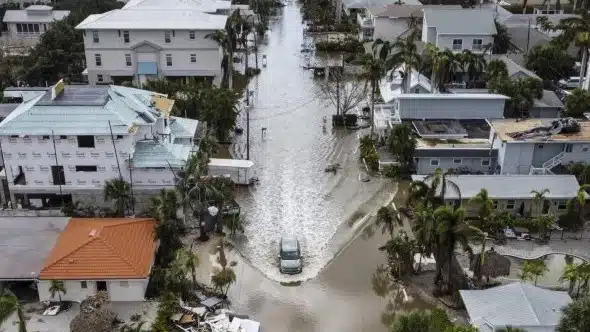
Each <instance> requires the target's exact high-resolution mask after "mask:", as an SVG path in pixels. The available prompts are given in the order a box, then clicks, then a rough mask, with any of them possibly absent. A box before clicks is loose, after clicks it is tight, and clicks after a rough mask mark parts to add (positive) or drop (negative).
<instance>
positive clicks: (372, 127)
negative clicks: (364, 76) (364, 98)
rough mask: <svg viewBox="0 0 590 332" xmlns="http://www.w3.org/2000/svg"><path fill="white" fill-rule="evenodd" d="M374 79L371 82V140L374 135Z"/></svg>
mask: <svg viewBox="0 0 590 332" xmlns="http://www.w3.org/2000/svg"><path fill="white" fill-rule="evenodd" d="M375 84H376V79H375V78H373V80H372V82H371V138H373V134H374V133H375V89H376V86H375Z"/></svg>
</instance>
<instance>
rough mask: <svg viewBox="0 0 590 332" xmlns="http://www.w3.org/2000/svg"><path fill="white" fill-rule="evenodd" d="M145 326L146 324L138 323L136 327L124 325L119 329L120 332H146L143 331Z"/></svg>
mask: <svg viewBox="0 0 590 332" xmlns="http://www.w3.org/2000/svg"><path fill="white" fill-rule="evenodd" d="M144 325H145V322H143V321H142V322H139V323H137V325H136V326H129V325H123V326H121V329H119V331H120V332H142V331H145V330H143V326H144Z"/></svg>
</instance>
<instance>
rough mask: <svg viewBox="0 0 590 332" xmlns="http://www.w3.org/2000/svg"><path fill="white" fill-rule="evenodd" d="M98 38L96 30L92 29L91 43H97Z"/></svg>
mask: <svg viewBox="0 0 590 332" xmlns="http://www.w3.org/2000/svg"><path fill="white" fill-rule="evenodd" d="M99 40H100V39H99V38H98V31H96V30H94V31H92V42H93V43H98V41H99Z"/></svg>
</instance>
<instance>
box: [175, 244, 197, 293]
mask: <svg viewBox="0 0 590 332" xmlns="http://www.w3.org/2000/svg"><path fill="white" fill-rule="evenodd" d="M176 257H177V259H179V260H180V261H181V262H182V266H183V268H184V270H186V271H189V272H190V273H191V278H192V284H193V288H195V287H197V267H198V266H199V257H198V256H197V255H196V254H195V253H194V252H193V246H192V245H191V246H190V248H189V249H185V248H181V249H179V250H178V251H177V252H176Z"/></svg>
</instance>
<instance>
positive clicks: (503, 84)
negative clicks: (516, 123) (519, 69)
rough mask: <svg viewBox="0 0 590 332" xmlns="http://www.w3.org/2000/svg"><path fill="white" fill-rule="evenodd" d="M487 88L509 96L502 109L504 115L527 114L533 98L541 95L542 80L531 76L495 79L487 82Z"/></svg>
mask: <svg viewBox="0 0 590 332" xmlns="http://www.w3.org/2000/svg"><path fill="white" fill-rule="evenodd" d="M488 88H489V89H490V92H492V93H499V94H502V95H505V96H508V97H510V99H509V100H508V101H507V102H506V107H505V111H504V113H505V116H506V117H524V116H528V112H529V110H530V109H531V107H532V106H533V104H534V102H535V99H541V98H542V97H543V82H541V81H540V80H538V79H536V78H532V77H527V78H519V79H517V80H506V79H496V80H493V81H490V82H488Z"/></svg>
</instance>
